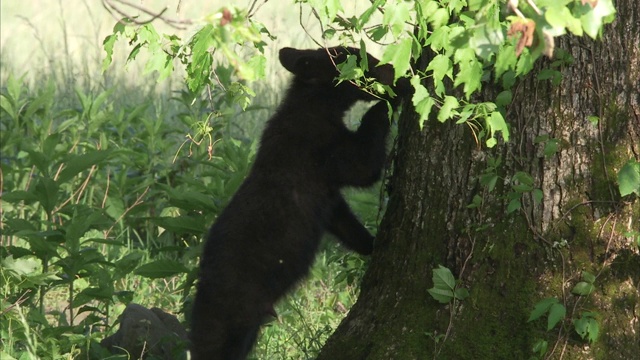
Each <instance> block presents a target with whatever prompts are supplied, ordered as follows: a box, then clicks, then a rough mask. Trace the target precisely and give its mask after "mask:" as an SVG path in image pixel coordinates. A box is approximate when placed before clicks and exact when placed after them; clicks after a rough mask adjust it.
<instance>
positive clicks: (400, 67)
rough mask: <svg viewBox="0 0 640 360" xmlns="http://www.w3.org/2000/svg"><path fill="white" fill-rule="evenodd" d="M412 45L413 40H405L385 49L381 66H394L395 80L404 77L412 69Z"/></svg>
mask: <svg viewBox="0 0 640 360" xmlns="http://www.w3.org/2000/svg"><path fill="white" fill-rule="evenodd" d="M412 44H413V40H412V39H411V38H404V39H402V40H400V41H399V42H398V43H397V44H391V45H388V46H387V47H386V48H385V50H384V54H382V59H381V60H380V64H387V63H392V64H393V71H394V80H397V79H399V78H400V77H402V76H404V75H405V74H406V73H407V71H408V70H409V68H410V67H411V65H410V61H411V45H412Z"/></svg>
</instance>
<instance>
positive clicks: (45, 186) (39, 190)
mask: <svg viewBox="0 0 640 360" xmlns="http://www.w3.org/2000/svg"><path fill="white" fill-rule="evenodd" d="M58 189H59V188H58V184H57V183H56V182H55V181H53V179H51V178H48V177H44V176H41V177H40V178H39V181H38V183H37V184H36V189H35V192H34V194H35V195H36V196H37V197H38V200H39V201H40V205H42V208H43V209H44V211H45V212H46V213H47V214H51V213H52V212H53V209H54V208H55V207H56V204H57V201H58Z"/></svg>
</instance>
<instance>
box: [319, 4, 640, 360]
mask: <svg viewBox="0 0 640 360" xmlns="http://www.w3.org/2000/svg"><path fill="white" fill-rule="evenodd" d="M616 8H617V9H618V14H617V20H616V21H615V22H614V23H613V24H611V25H609V26H607V27H606V29H605V31H604V38H603V39H602V40H600V41H595V42H594V41H591V40H589V39H576V38H570V37H564V38H562V40H561V41H560V43H558V44H556V48H557V49H564V50H565V51H567V52H568V53H569V54H570V55H571V56H573V58H574V63H573V64H572V65H570V66H564V65H562V66H560V67H559V68H558V70H560V71H561V72H562V76H563V77H562V81H561V82H560V83H559V84H557V85H553V84H551V82H550V81H548V80H545V81H541V80H537V78H536V75H537V74H538V73H539V70H540V69H541V68H543V67H548V66H549V65H550V63H551V62H550V61H547V62H542V63H541V64H539V66H538V68H537V69H536V70H534V71H533V73H532V74H531V75H530V76H529V77H528V78H526V79H524V80H523V81H521V82H520V83H519V84H518V85H517V86H516V89H515V90H514V101H513V103H512V105H511V106H510V107H509V109H508V116H507V121H508V122H509V124H510V126H511V135H512V138H511V140H510V142H509V143H508V144H505V145H498V146H497V147H496V149H495V150H493V151H490V152H485V151H479V150H478V148H477V145H476V143H475V141H474V138H473V136H472V135H471V131H470V129H469V128H468V127H466V126H461V125H455V124H453V123H452V122H447V123H444V124H440V123H438V122H437V121H430V122H428V123H427V124H426V125H425V127H424V129H423V130H422V131H421V130H420V129H419V128H418V125H417V121H416V118H415V117H414V115H413V114H411V113H410V112H405V114H404V116H403V117H402V118H401V119H400V123H399V131H398V147H397V151H396V153H395V158H394V170H393V174H392V178H391V197H390V201H389V205H388V208H387V211H386V214H385V217H384V219H383V221H382V224H381V226H380V230H379V232H378V237H377V240H376V249H375V251H374V255H373V258H372V260H371V264H370V268H369V270H368V271H367V274H366V275H365V278H364V280H363V283H362V290H361V294H360V298H359V300H358V302H357V303H356V304H355V305H354V307H353V308H352V309H351V311H350V313H349V315H348V316H347V318H345V320H344V321H343V322H342V324H341V325H340V326H339V328H338V329H337V330H336V332H335V333H334V334H333V336H332V337H331V338H330V339H329V340H328V342H327V343H326V345H325V347H324V348H323V350H322V352H321V354H320V356H319V359H385V360H387V359H429V358H437V359H529V358H530V357H531V356H532V355H534V354H533V352H532V348H533V345H534V343H535V342H536V341H537V340H538V339H544V340H547V341H548V343H549V351H548V352H547V354H546V357H548V358H553V359H557V358H563V359H632V358H636V357H637V356H638V354H640V323H639V317H640V305H639V299H640V254H639V252H638V249H637V247H635V246H634V245H633V244H632V243H631V241H632V239H631V238H630V237H628V236H625V235H624V234H625V233H627V232H629V231H631V230H635V231H638V230H639V229H640V201H639V200H638V198H637V197H636V196H634V195H631V196H627V197H625V198H624V199H621V198H620V195H619V192H618V190H617V184H616V173H617V171H618V170H619V169H620V167H621V166H622V165H623V164H624V162H626V161H627V160H628V159H630V158H635V159H636V160H639V159H640V140H639V139H640V89H639V85H638V84H639V83H640V15H639V13H640V10H639V7H638V6H637V4H636V0H618V1H616ZM490 91H491V89H487V91H486V93H487V96H488V94H489V92H490ZM590 115H595V116H598V117H599V122H598V123H597V125H593V124H592V123H591V122H590V121H589V120H588V116H590ZM540 135H548V136H549V137H550V138H554V139H557V140H558V151H557V153H555V155H553V156H551V157H548V158H545V156H544V153H543V152H544V151H543V149H544V145H545V144H544V143H541V142H539V141H537V140H536V139H537V138H538V136H540ZM539 139H540V138H538V140H539ZM489 156H491V157H494V158H495V157H501V159H502V165H501V166H500V167H499V169H498V174H499V175H500V176H501V179H502V178H510V177H512V176H513V175H514V174H515V173H516V172H517V171H524V172H528V173H529V174H531V175H532V176H533V178H534V181H535V187H537V188H540V189H542V191H543V193H544V198H543V200H542V202H541V203H540V204H535V203H534V202H533V201H532V199H531V197H530V196H528V195H525V196H523V199H522V204H523V206H522V209H521V210H520V211H518V212H515V213H512V214H511V215H506V207H507V204H508V200H505V198H504V196H505V195H506V194H507V193H508V192H509V191H510V190H511V187H510V186H509V185H508V184H507V183H506V182H501V181H498V183H497V185H496V188H495V190H494V191H493V192H491V193H488V192H487V191H486V189H485V188H484V187H482V186H481V185H480V184H479V180H478V179H479V177H480V176H481V175H482V174H483V172H484V171H485V170H486V168H487V162H486V158H487V157H489ZM474 195H479V196H481V197H482V198H483V200H484V205H483V206H482V207H481V208H480V209H469V208H467V205H468V204H469V203H471V199H472V198H473V196H474ZM554 244H555V246H554ZM439 264H442V265H444V266H447V267H449V268H450V269H451V270H452V271H453V272H454V275H455V276H456V278H460V279H461V280H462V284H463V285H464V286H465V287H467V288H468V289H469V290H470V296H469V298H467V299H465V300H464V301H461V302H457V303H456V304H455V306H449V305H442V304H439V303H438V302H436V301H435V300H433V299H432V298H431V297H430V295H429V294H428V292H427V289H428V288H430V287H432V286H433V284H432V281H431V276H432V269H433V268H434V267H437V265H439ZM584 270H586V271H589V272H591V273H593V274H595V275H597V279H596V281H595V286H596V289H595V291H594V292H593V293H592V294H591V295H589V296H586V297H584V296H583V297H579V296H576V295H573V294H571V289H572V287H573V286H574V285H575V284H576V283H577V282H578V281H579V280H580V275H581V272H582V271H584ZM547 297H556V298H558V299H559V300H560V302H562V303H563V304H565V306H566V308H567V318H566V320H564V321H563V322H562V323H561V326H559V327H556V328H555V329H553V330H551V331H548V332H547V331H546V321H545V320H538V321H537V322H529V323H527V319H528V317H529V313H530V311H531V310H532V309H533V307H534V305H535V304H536V303H537V302H538V301H540V300H542V299H544V298H547ZM583 311H597V312H598V313H599V316H598V317H597V319H598V321H599V324H600V336H599V338H598V340H597V341H596V342H595V343H593V344H589V343H588V342H585V341H584V340H582V339H581V338H580V337H579V336H577V335H576V333H575V331H574V329H573V326H572V324H571V319H575V318H578V317H579V316H580V314H581V313H582V312H583ZM427 333H431V334H432V335H439V334H444V335H446V336H445V337H440V338H439V340H438V341H437V342H436V341H434V340H433V337H431V336H429V335H427Z"/></svg>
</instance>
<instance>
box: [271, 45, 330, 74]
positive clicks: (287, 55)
mask: <svg viewBox="0 0 640 360" xmlns="http://www.w3.org/2000/svg"><path fill="white" fill-rule="evenodd" d="M280 63H281V64H282V66H284V68H285V69H287V70H289V71H290V72H291V73H293V74H294V75H295V76H296V77H297V78H298V79H300V80H302V81H304V82H306V83H331V82H333V79H334V78H335V77H336V76H338V70H336V68H335V65H334V64H333V62H332V61H331V59H330V58H329V54H327V51H326V50H325V49H318V50H298V49H293V48H282V49H280Z"/></svg>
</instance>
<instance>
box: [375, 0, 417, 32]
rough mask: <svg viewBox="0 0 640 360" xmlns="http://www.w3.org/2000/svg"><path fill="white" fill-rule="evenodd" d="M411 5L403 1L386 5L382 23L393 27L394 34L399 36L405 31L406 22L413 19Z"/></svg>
mask: <svg viewBox="0 0 640 360" xmlns="http://www.w3.org/2000/svg"><path fill="white" fill-rule="evenodd" d="M410 10H411V5H410V3H409V2H406V1H403V2H400V3H396V4H395V5H394V6H387V7H385V12H384V16H383V18H382V24H383V25H387V26H389V27H390V28H391V33H392V34H393V36H395V37H398V36H400V34H401V33H402V32H403V31H404V28H405V26H406V22H408V21H410V19H411V13H410Z"/></svg>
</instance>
